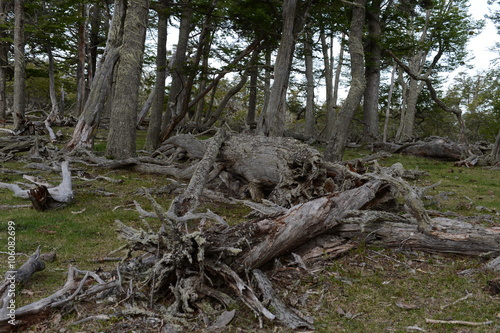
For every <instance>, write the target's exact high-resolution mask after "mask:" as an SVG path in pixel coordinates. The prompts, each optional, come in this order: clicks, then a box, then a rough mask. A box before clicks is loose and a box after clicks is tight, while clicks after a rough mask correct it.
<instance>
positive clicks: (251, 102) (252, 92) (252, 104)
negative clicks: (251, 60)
mask: <svg viewBox="0 0 500 333" xmlns="http://www.w3.org/2000/svg"><path fill="white" fill-rule="evenodd" d="M254 52H255V51H254ZM249 74H250V86H249V87H248V89H249V93H248V113H247V118H246V125H247V126H248V128H249V129H250V130H254V129H255V127H256V126H257V121H256V119H255V116H256V112H257V83H258V76H259V70H258V67H257V66H256V65H255V64H254V65H253V66H252V67H251V68H250V70H249Z"/></svg>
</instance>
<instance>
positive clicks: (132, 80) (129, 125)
mask: <svg viewBox="0 0 500 333" xmlns="http://www.w3.org/2000/svg"><path fill="white" fill-rule="evenodd" d="M148 10H149V0H146V1H144V0H130V2H129V3H128V8H127V15H126V18H125V23H124V27H123V44H122V46H121V47H120V63H119V64H118V71H117V78H116V86H115V92H114V100H113V104H112V109H111V120H110V126H109V135H108V144H107V146H106V155H108V156H113V157H115V158H117V159H126V158H129V157H134V156H136V154H137V152H136V140H135V139H136V134H135V129H136V121H137V105H138V104H137V102H138V98H139V87H140V84H141V73H142V61H143V55H144V43H145V40H146V28H147V21H148Z"/></svg>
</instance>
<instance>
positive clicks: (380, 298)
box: [0, 134, 500, 332]
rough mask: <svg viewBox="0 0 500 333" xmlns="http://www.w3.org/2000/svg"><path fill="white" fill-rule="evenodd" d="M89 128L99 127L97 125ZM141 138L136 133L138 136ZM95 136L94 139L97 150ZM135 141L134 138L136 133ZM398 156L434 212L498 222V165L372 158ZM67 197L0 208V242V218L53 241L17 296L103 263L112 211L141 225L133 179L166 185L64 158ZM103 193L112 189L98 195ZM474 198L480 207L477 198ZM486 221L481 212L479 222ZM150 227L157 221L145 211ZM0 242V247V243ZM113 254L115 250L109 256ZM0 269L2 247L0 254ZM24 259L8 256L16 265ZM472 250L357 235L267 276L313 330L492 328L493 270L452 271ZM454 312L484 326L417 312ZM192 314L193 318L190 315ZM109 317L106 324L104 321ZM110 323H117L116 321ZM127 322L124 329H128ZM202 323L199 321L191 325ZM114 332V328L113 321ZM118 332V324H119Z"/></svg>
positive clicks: (85, 311) (37, 292)
mask: <svg viewBox="0 0 500 333" xmlns="http://www.w3.org/2000/svg"><path fill="white" fill-rule="evenodd" d="M98 137H99V135H98ZM139 140H143V134H141V135H140V136H139ZM104 146H105V140H104V138H101V140H100V141H99V142H97V147H98V150H100V151H103V150H104ZM139 147H140V143H139ZM366 154H369V152H367V151H362V150H350V151H348V152H347V154H346V159H352V158H356V157H360V156H362V155H366ZM394 162H401V163H403V165H404V166H405V167H406V168H417V167H418V168H419V169H420V170H425V171H427V172H428V173H429V176H427V177H424V178H422V179H420V180H417V181H415V182H414V184H413V185H415V186H429V185H431V184H435V183H437V182H438V181H441V184H440V185H439V186H437V187H436V188H434V189H432V190H429V192H428V193H427V195H428V198H427V199H426V201H427V204H428V207H429V208H432V209H436V210H440V211H443V212H446V211H453V212H457V213H459V214H462V215H470V216H478V215H490V216H491V218H490V219H489V220H488V219H486V221H487V222H484V220H485V219H483V222H482V223H486V224H488V225H489V226H497V227H498V226H500V220H499V213H498V212H500V199H499V198H500V172H499V171H493V170H489V169H483V168H456V167H453V166H452V163H450V162H440V161H436V160H429V159H423V158H416V157H409V156H401V155H394V156H392V157H390V158H387V159H385V160H383V161H381V163H382V164H384V165H390V164H392V163H394ZM1 167H2V169H1V170H0V181H1V182H7V183H13V182H22V183H27V181H26V180H24V179H23V178H22V176H21V175H18V174H13V173H10V172H9V170H21V171H22V172H24V173H26V174H36V175H38V176H40V177H44V178H45V179H47V180H48V181H49V182H51V183H52V184H58V183H59V182H60V174H57V173H45V172H39V171H37V170H32V169H27V168H26V165H25V164H24V163H21V162H18V161H15V160H14V161H9V162H7V163H3V164H2V165H1ZM71 167H72V169H73V170H72V174H73V182H74V190H75V197H76V200H75V202H74V204H72V205H70V206H68V207H66V208H63V209H60V210H55V211H48V212H37V211H35V210H33V209H29V208H18V209H7V210H3V211H1V212H0V215H1V219H0V246H3V247H6V246H7V245H6V238H7V222H8V221H14V222H15V223H16V250H17V252H18V253H24V254H27V255H29V254H31V253H33V252H34V251H35V250H36V248H37V246H40V247H41V249H42V252H51V251H55V252H56V253H57V259H56V261H55V262H52V263H48V264H47V267H46V269H45V270H44V271H42V272H38V273H36V274H35V275H34V276H33V278H32V279H31V280H30V282H29V283H28V284H27V285H26V286H24V287H23V288H22V290H19V291H18V294H19V295H18V301H19V302H20V303H18V305H19V306H21V305H22V304H25V303H29V302H32V301H34V300H37V299H40V298H42V297H45V296H47V295H49V294H50V293H52V292H54V291H55V290H57V289H59V288H60V287H61V286H62V284H63V283H64V281H65V279H66V277H65V272H66V271H67V268H68V266H69V265H75V266H77V267H78V268H81V269H89V270H98V269H104V270H111V269H112V268H113V267H114V265H116V264H115V263H100V262H96V259H99V258H101V257H105V256H107V255H108V254H109V253H110V252H111V251H113V250H115V249H117V248H119V247H120V246H121V245H122V244H123V242H122V241H121V240H119V239H118V238H117V236H116V232H115V227H114V221H115V220H116V219H119V220H121V221H122V222H124V223H125V224H129V225H134V226H143V225H144V224H143V222H142V221H141V219H140V218H139V216H138V214H137V212H136V211H135V208H134V206H133V200H136V201H138V202H139V203H140V204H141V205H142V206H143V208H145V209H150V208H151V207H150V204H149V202H148V201H147V200H146V198H145V197H144V196H143V195H142V194H141V188H143V187H145V188H157V187H160V186H164V185H167V184H168V183H169V180H167V179H165V177H163V176H157V175H151V174H139V173H133V172H130V171H127V170H113V171H109V170H102V169H94V168H89V167H84V166H82V165H72V166H71ZM97 175H104V176H107V177H110V178H112V179H114V180H116V181H118V182H109V181H105V180H96V181H88V180H84V179H83V177H85V178H91V177H92V176H97ZM104 193H113V194H114V195H104ZM0 198H2V204H3V205H22V204H27V203H28V202H27V201H26V200H23V199H18V198H14V197H13V196H12V194H11V192H10V191H8V190H5V189H0ZM171 199H172V196H169V195H164V194H162V195H157V196H156V200H157V201H158V202H159V203H160V204H162V205H163V206H164V207H168V205H169V202H170V200H171ZM206 207H209V208H210V209H211V210H213V211H215V212H216V213H218V214H220V215H223V216H225V217H226V218H227V219H228V220H229V221H230V222H234V223H236V222H238V221H242V220H244V219H245V218H244V216H245V215H246V214H247V213H248V209H246V208H242V207H239V206H233V205H217V206H214V205H213V204H207V205H206ZM481 207H483V208H481ZM488 221H489V222H488ZM147 222H148V223H149V224H150V225H151V226H152V227H153V228H156V227H158V222H157V221H155V220H153V219H148V220H147ZM2 244H3V245H2ZM0 251H4V250H3V249H0ZM118 255H123V253H118V254H116V255H114V256H118ZM0 256H3V257H4V258H2V259H5V260H0V269H1V270H2V271H6V270H7V265H6V255H5V254H0ZM25 259H26V257H25V256H22V255H21V256H18V257H17V259H16V261H17V264H18V265H20V264H21V263H22V262H24V260H25ZM481 263H482V262H481V261H480V260H479V259H474V258H462V257H449V256H448V257H443V256H438V255H431V254H425V253H415V252H409V251H400V250H397V249H396V250H395V249H387V248H380V247H373V246H368V245H365V244H362V243H360V244H358V246H357V247H356V248H355V249H354V250H353V251H351V252H350V253H348V254H347V255H345V256H343V257H342V258H339V259H337V260H333V261H326V262H323V263H321V265H319V266H318V267H315V268H314V270H313V271H311V272H304V271H297V270H295V269H290V268H286V269H282V270H278V271H276V272H275V274H274V275H273V281H274V282H275V284H276V285H277V286H279V287H278V289H279V290H280V292H281V293H282V295H283V296H284V299H287V300H288V301H289V302H290V303H291V304H292V305H294V306H296V307H297V308H299V309H301V311H303V312H304V313H306V314H307V315H309V316H311V317H314V319H315V328H316V330H317V331H318V332H411V331H420V330H426V331H427V332H499V331H500V302H499V298H498V296H492V295H490V294H489V293H488V292H487V290H486V286H487V282H488V281H489V280H491V279H492V278H493V277H494V276H492V275H491V274H490V273H487V272H481V271H476V272H473V273H471V274H462V273H461V272H463V271H465V270H466V269H470V268H478V267H480V265H481ZM75 309H76V311H69V312H67V313H62V315H63V317H64V318H65V319H67V320H68V321H71V320H74V319H81V318H84V317H86V316H89V315H94V314H100V313H103V312H106V311H111V312H112V311H113V309H112V307H111V306H104V307H99V306H98V307H95V306H89V305H86V304H80V305H77V306H76V307H75V308H74V309H73V310H75ZM238 309H239V312H238V314H237V317H236V318H235V320H234V321H233V322H232V323H231V325H230V326H228V328H227V330H226V331H227V332H288V331H289V330H286V329H284V328H281V327H275V326H274V325H273V324H272V323H270V322H265V323H264V328H263V329H259V328H258V325H257V321H256V319H255V318H254V316H253V314H251V313H249V312H248V311H247V310H246V309H244V307H242V306H239V307H238ZM60 316H61V314H53V315H52V316H51V317H50V318H48V319H47V321H46V322H45V323H43V324H41V325H38V326H37V327H34V328H33V329H32V332H41V331H42V328H43V327H45V329H46V330H45V332H59V331H60V328H61V326H60V324H58V323H57V322H56V320H55V319H58V318H59V317H60ZM426 318H429V319H439V320H464V321H473V322H483V321H488V320H492V321H493V322H494V323H493V324H492V325H487V326H478V327H471V326H464V325H449V324H430V323H426V321H425V319H426ZM127 320H128V321H133V320H134V319H133V318H116V319H115V320H113V321H104V322H95V321H94V322H91V323H86V324H82V325H77V326H72V327H66V328H64V330H63V331H61V332H101V331H102V332H107V331H108V330H109V332H111V331H113V330H114V331H117V330H116V326H114V325H116V322H119V321H127ZM197 320H198V319H197ZM112 327H114V328H112ZM118 331H120V330H118ZM130 331H132V330H130ZM200 331H202V330H200ZM120 332H122V331H120ZM123 332H128V330H123Z"/></svg>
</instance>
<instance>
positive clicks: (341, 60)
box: [333, 33, 345, 120]
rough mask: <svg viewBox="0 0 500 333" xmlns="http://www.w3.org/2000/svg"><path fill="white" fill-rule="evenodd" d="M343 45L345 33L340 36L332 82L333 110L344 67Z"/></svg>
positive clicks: (335, 105) (335, 106)
mask: <svg viewBox="0 0 500 333" xmlns="http://www.w3.org/2000/svg"><path fill="white" fill-rule="evenodd" d="M344 43H345V33H342V36H341V38H340V52H339V60H338V61H337V68H336V69H335V81H334V82H333V108H334V109H337V101H338V98H339V86H340V75H341V74H342V66H343V65H344ZM335 115H336V113H335ZM333 120H334V119H333Z"/></svg>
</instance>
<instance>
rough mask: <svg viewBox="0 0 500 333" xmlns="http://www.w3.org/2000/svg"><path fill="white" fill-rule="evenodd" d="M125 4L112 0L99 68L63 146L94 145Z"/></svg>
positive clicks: (115, 56) (108, 94) (118, 45)
mask: <svg viewBox="0 0 500 333" xmlns="http://www.w3.org/2000/svg"><path fill="white" fill-rule="evenodd" d="M125 7H126V6H125V2H124V1H123V0H115V3H114V7H113V8H114V12H113V19H112V21H111V26H110V28H109V32H108V40H107V42H106V49H105V50H104V54H103V55H102V58H101V64H100V66H99V69H98V70H97V72H96V73H95V75H94V78H93V80H92V86H91V89H90V94H89V96H88V98H87V101H86V102H85V107H84V109H83V113H82V114H81V116H80V118H79V119H78V122H77V124H76V126H75V130H74V131H73V137H72V138H71V140H70V141H69V142H68V143H67V144H66V146H65V149H66V150H69V151H71V150H73V149H75V148H83V149H92V147H93V145H94V135H95V132H96V130H97V127H98V126H99V122H100V119H101V114H102V112H103V111H104V108H105V105H106V101H107V100H108V98H109V96H110V92H111V85H112V80H113V75H114V72H115V64H116V63H117V62H118V60H119V57H120V52H119V47H120V46H121V44H122V42H123V21H124V19H125V11H126V8H125Z"/></svg>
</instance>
